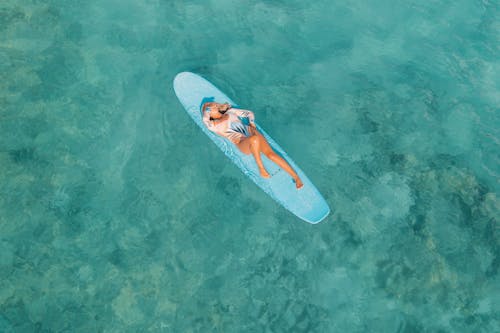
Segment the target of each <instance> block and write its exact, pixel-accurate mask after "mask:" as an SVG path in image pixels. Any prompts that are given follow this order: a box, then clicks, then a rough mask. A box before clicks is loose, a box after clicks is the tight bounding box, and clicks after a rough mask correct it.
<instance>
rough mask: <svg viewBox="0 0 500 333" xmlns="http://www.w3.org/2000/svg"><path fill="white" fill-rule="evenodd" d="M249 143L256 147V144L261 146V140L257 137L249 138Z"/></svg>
mask: <svg viewBox="0 0 500 333" xmlns="http://www.w3.org/2000/svg"><path fill="white" fill-rule="evenodd" d="M248 142H249V143H250V144H251V145H256V144H260V139H259V137H258V136H257V135H252V136H250V137H249V138H248Z"/></svg>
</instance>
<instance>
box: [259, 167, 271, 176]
mask: <svg viewBox="0 0 500 333" xmlns="http://www.w3.org/2000/svg"><path fill="white" fill-rule="evenodd" d="M259 171H260V175H261V176H262V177H264V178H269V177H271V176H270V175H269V173H268V172H267V170H266V169H264V168H259Z"/></svg>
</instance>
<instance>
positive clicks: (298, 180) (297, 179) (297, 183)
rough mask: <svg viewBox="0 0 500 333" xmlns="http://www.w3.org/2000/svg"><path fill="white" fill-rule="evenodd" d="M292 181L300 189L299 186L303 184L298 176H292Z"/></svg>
mask: <svg viewBox="0 0 500 333" xmlns="http://www.w3.org/2000/svg"><path fill="white" fill-rule="evenodd" d="M293 182H294V183H295V187H296V188H298V189H300V188H302V186H304V184H302V181H301V180H300V178H299V177H297V178H294V179H293Z"/></svg>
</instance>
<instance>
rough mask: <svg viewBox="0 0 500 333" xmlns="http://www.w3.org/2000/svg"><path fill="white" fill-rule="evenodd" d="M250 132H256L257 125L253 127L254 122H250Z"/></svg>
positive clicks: (253, 133)
mask: <svg viewBox="0 0 500 333" xmlns="http://www.w3.org/2000/svg"><path fill="white" fill-rule="evenodd" d="M250 133H252V135H255V134H257V133H258V132H257V127H255V124H254V123H250Z"/></svg>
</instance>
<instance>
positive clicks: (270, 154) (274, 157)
mask: <svg viewBox="0 0 500 333" xmlns="http://www.w3.org/2000/svg"><path fill="white" fill-rule="evenodd" d="M257 136H258V137H259V139H260V146H261V147H262V152H263V153H264V154H265V155H266V157H267V158H269V159H270V160H271V161H273V162H274V163H276V164H278V166H280V167H281V168H282V169H283V170H285V171H286V172H287V173H288V174H289V175H290V176H292V178H293V179H294V180H295V187H297V188H301V187H302V186H303V185H304V184H302V181H301V180H300V178H299V175H297V173H296V172H295V170H293V168H292V166H291V165H290V164H288V162H287V161H286V160H285V159H283V157H281V156H279V155H278V154H276V153H275V152H274V150H273V149H272V148H271V146H270V145H269V143H268V142H267V140H266V138H265V137H264V136H263V135H262V134H260V133H258V134H257Z"/></svg>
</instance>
